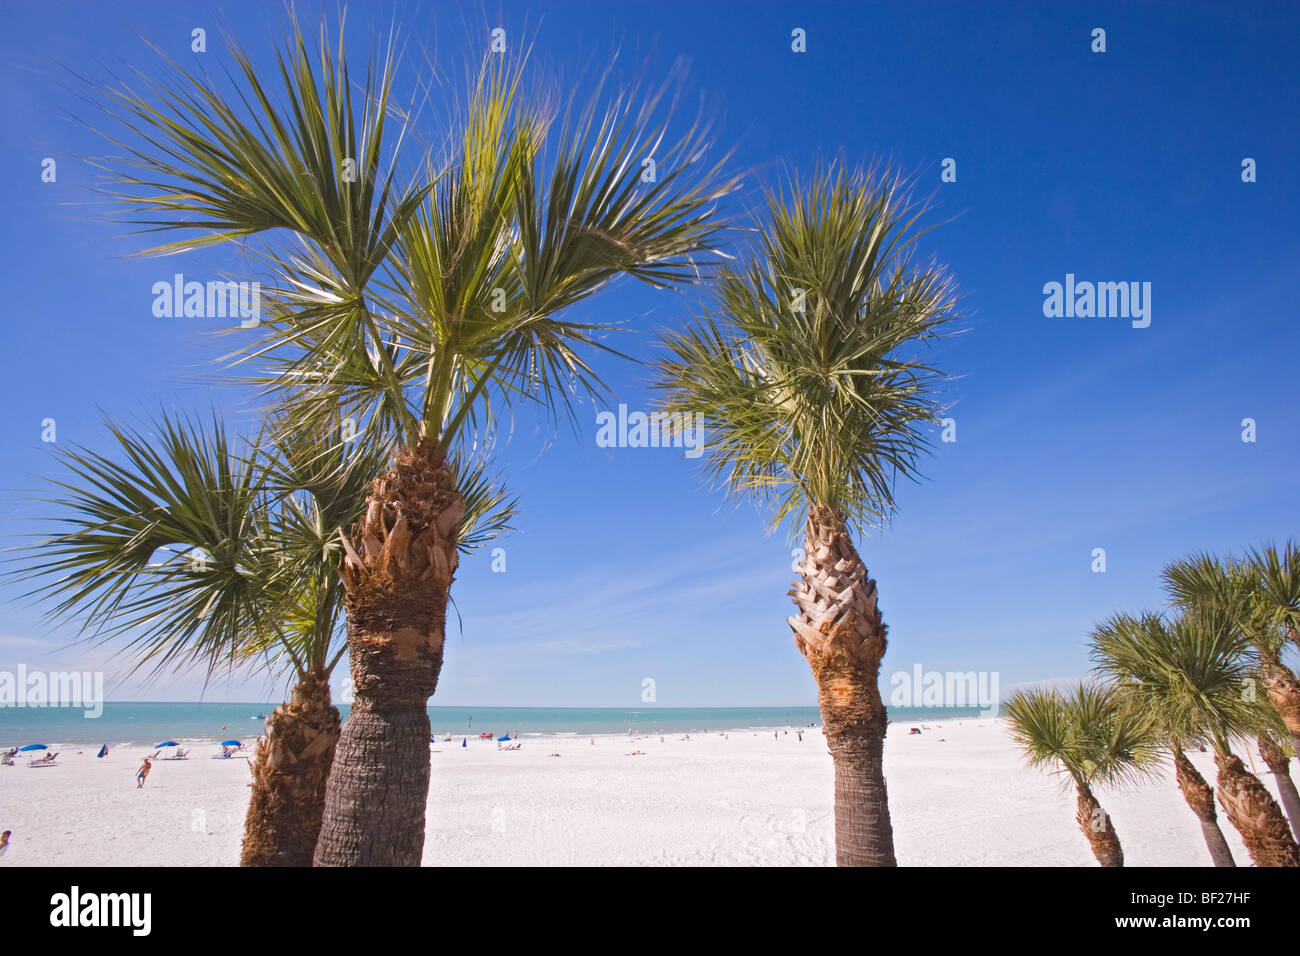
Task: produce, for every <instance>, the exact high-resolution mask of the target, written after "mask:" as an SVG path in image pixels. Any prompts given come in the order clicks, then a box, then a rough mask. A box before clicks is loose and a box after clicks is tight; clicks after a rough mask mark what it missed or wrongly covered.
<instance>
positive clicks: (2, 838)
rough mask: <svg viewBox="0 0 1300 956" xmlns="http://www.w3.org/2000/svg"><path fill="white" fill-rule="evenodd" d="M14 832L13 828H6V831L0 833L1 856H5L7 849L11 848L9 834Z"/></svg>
mask: <svg viewBox="0 0 1300 956" xmlns="http://www.w3.org/2000/svg"><path fill="white" fill-rule="evenodd" d="M12 832H13V831H12V830H6V831H5V832H4V833H0V856H4V855H5V850H7V849H9V834H10V833H12Z"/></svg>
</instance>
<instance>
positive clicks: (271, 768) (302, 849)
mask: <svg viewBox="0 0 1300 956" xmlns="http://www.w3.org/2000/svg"><path fill="white" fill-rule="evenodd" d="M338 739H339V711H338V708H337V707H334V706H333V705H332V704H331V703H330V685H329V677H328V676H327V675H326V674H324V673H319V672H316V673H310V674H308V675H306V676H305V677H303V679H302V680H301V681H299V683H298V686H296V687H295V688H294V689H293V693H292V694H291V695H290V696H289V701H288V702H287V703H285V704H281V705H280V706H279V707H277V708H276V709H275V713H273V714H272V715H271V717H270V719H269V720H267V722H266V733H265V734H264V735H263V737H262V739H261V741H259V742H258V745H257V753H256V756H255V757H254V758H253V762H252V770H253V793H252V797H251V799H250V800H249V802H248V816H247V818H246V820H245V822H244V848H243V852H242V853H241V854H240V858H239V864H240V866H311V863H312V856H313V855H314V854H315V852H316V839H317V837H318V836H320V822H321V814H322V813H323V812H324V809H325V782H326V781H327V780H328V779H329V774H330V764H332V763H333V762H334V747H335V745H336V744H337V743H338Z"/></svg>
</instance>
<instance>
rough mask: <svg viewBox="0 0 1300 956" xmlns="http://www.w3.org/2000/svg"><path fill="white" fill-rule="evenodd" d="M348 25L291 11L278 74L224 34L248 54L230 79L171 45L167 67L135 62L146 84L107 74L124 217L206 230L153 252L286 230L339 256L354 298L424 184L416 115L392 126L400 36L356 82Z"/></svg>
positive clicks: (157, 226)
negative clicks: (408, 167)
mask: <svg viewBox="0 0 1300 956" xmlns="http://www.w3.org/2000/svg"><path fill="white" fill-rule="evenodd" d="M341 33H342V30H341V28H340V36H339V38H338V40H337V43H335V42H334V41H332V40H331V38H330V35H329V33H328V31H327V30H326V29H325V27H324V26H322V27H321V30H320V33H319V36H318V38H317V40H316V41H315V43H311V42H310V41H309V40H308V38H307V36H306V35H305V34H304V32H303V29H302V27H301V25H300V24H299V22H298V21H297V19H296V17H294V18H293V19H292V20H291V23H290V26H289V30H288V35H287V37H286V39H285V41H284V42H283V43H282V44H281V46H280V47H279V48H278V49H277V51H276V70H275V75H277V77H278V80H279V82H278V83H277V84H268V83H267V82H265V81H264V80H263V79H262V76H261V75H259V72H258V70H257V69H256V68H255V67H254V65H253V63H252V61H251V59H250V58H249V56H248V54H247V53H246V52H245V51H244V49H243V48H242V47H241V45H240V44H239V43H238V42H236V41H235V39H234V38H233V37H232V36H229V35H227V36H226V43H227V47H228V49H229V52H230V54H231V56H232V57H233V58H234V60H235V62H236V64H237V70H236V71H235V74H234V76H232V77H230V82H231V84H232V87H233V88H232V89H229V90H227V89H223V88H222V87H221V86H220V85H219V84H218V82H217V81H216V80H215V79H213V78H212V77H210V76H207V75H206V74H203V73H200V72H196V71H193V70H189V69H186V68H184V67H182V66H180V65H179V64H177V63H175V62H174V61H172V60H170V59H168V58H167V57H166V55H165V54H164V53H162V51H158V53H159V55H160V56H161V57H163V59H164V60H165V61H166V75H165V76H163V77H161V78H158V79H152V78H149V77H148V76H146V75H145V74H144V73H143V72H140V71H138V70H137V71H134V77H135V82H136V83H137V85H138V88H133V87H132V86H131V85H129V83H121V84H117V85H105V86H102V87H100V88H99V89H100V93H101V94H102V96H103V97H104V98H105V101H106V102H105V111H106V112H107V113H108V114H109V115H110V116H111V117H113V118H114V119H116V120H117V121H118V122H119V123H120V126H121V127H122V129H121V130H120V131H118V132H114V131H110V130H105V131H102V133H103V135H104V136H105V137H106V138H107V139H109V140H110V141H111V142H113V143H115V144H117V145H118V146H119V147H120V148H121V149H122V150H123V151H124V155H123V156H120V157H116V158H114V159H112V160H105V161H102V162H101V164H100V165H101V166H102V168H104V169H105V170H106V171H107V172H108V173H109V175H110V177H111V182H112V184H113V187H114V189H115V190H116V191H117V192H118V193H119V195H120V196H121V197H122V200H123V202H124V203H125V206H126V209H127V212H126V213H125V216H126V221H128V222H134V223H135V224H137V225H139V226H141V227H142V228H143V229H145V230H148V231H171V230H184V231H187V232H195V233H198V234H197V235H191V236H188V237H186V238H184V239H180V240H176V241H172V242H168V243H165V244H163V245H159V246H157V247H155V248H153V249H151V250H150V252H151V253H154V254H168V253H175V252H181V251H184V250H186V249H191V248H195V247H200V246H206V245H211V244H213V243H218V242H223V241H226V240H230V239H242V238H244V237H247V236H252V235H255V234H258V233H264V232H269V231H272V230H277V229H284V230H289V231H291V232H293V233H297V234H298V235H300V236H302V237H304V238H305V239H307V240H310V242H311V243H312V244H313V245H314V246H315V247H316V248H317V249H318V250H319V251H320V253H321V254H322V255H323V256H324V257H325V258H326V259H327V260H328V262H329V263H330V264H331V266H332V267H333V269H334V270H335V271H336V272H337V274H338V275H339V276H340V277H341V279H342V282H343V285H344V288H345V289H346V290H347V294H348V298H349V299H355V298H357V297H359V296H360V293H361V290H362V289H363V288H364V286H365V283H366V281H367V280H368V279H369V278H370V276H371V275H372V274H373V273H374V272H375V271H376V270H377V269H378V268H379V267H380V265H381V264H382V263H383V261H384V260H385V259H386V258H387V256H388V250H389V248H390V247H391V246H392V244H393V243H394V242H395V241H396V238H397V230H398V229H399V227H400V224H401V223H402V222H403V220H404V219H405V218H406V217H407V216H409V215H410V214H411V213H412V212H413V211H414V210H415V208H416V207H417V206H418V204H419V202H420V200H421V198H422V193H423V191H424V189H425V188H427V186H426V187H419V186H407V187H402V186H401V185H400V183H399V179H398V173H397V169H396V155H397V152H398V147H399V146H400V143H401V140H402V138H403V134H404V132H405V129H404V127H403V126H401V125H400V124H399V128H398V129H397V130H396V132H392V131H391V130H390V126H391V125H392V124H393V122H394V121H393V118H392V117H393V116H394V115H395V114H396V113H397V112H398V111H397V110H396V109H395V108H394V106H393V104H392V103H391V102H390V100H391V97H392V81H393V73H394V67H395V58H394V54H393V51H392V47H391V45H390V48H389V51H388V53H387V55H386V56H385V57H384V58H383V59H382V62H374V61H372V63H371V65H370V66H369V67H368V68H367V70H366V71H365V76H364V79H363V81H362V82H361V84H360V86H359V89H358V87H357V85H356V84H355V82H354V80H353V77H352V72H351V69H350V67H349V62H348V55H347V50H346V47H345V45H344V43H343V40H342V36H341Z"/></svg>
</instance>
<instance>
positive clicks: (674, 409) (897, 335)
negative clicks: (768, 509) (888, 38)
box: [658, 168, 955, 525]
mask: <svg viewBox="0 0 1300 956" xmlns="http://www.w3.org/2000/svg"><path fill="white" fill-rule="evenodd" d="M922 211H924V210H923V209H922V208H918V207H917V206H915V205H913V204H912V203H911V202H910V201H909V200H908V198H907V197H906V195H905V190H904V184H903V183H902V182H901V181H900V180H899V179H898V178H897V177H896V176H893V175H891V174H889V173H888V172H886V171H879V170H874V169H873V170H869V171H867V172H856V173H848V172H845V171H844V170H843V169H842V168H839V169H835V168H831V169H827V170H825V171H823V172H822V173H820V174H819V175H818V176H816V177H815V178H814V180H813V182H812V183H811V185H809V186H806V187H804V186H800V185H798V184H791V185H790V187H789V188H788V189H787V190H786V191H784V192H781V193H771V194H769V196H768V201H767V219H766V221H765V222H764V223H763V224H762V225H761V226H760V227H759V228H758V229H756V230H755V231H754V232H753V233H752V241H751V242H750V244H749V249H748V252H749V261H748V262H747V263H746V264H745V265H743V266H738V267H728V268H724V269H722V270H721V274H720V276H719V277H718V280H717V282H716V294H715V295H714V302H713V305H712V307H711V308H708V309H706V310H705V312H704V314H703V317H702V318H700V319H698V320H696V321H693V322H691V323H690V324H688V326H687V327H686V328H685V330H684V331H682V332H669V333H667V334H666V337H665V344H666V347H667V355H666V357H665V358H664V360H663V362H662V363H661V371H662V376H661V379H660V381H659V383H658V386H659V389H660V392H661V399H662V406H663V408H664V409H665V411H667V412H669V413H686V414H696V415H700V416H702V417H703V423H704V426H705V428H706V429H707V431H708V434H709V459H708V462H709V464H708V468H709V470H710V472H711V474H712V475H713V476H714V477H715V478H720V479H722V480H723V481H724V482H725V484H726V485H727V487H728V488H729V490H731V491H733V492H742V493H748V494H752V495H754V496H755V497H757V498H759V499H760V500H762V501H764V502H767V501H772V502H774V503H775V509H774V519H773V524H777V523H780V522H782V521H783V520H785V519H788V518H792V517H794V518H798V517H802V516H803V515H804V514H806V513H807V512H808V510H809V509H810V508H812V507H818V508H828V509H832V510H833V511H835V512H837V513H839V514H841V515H844V516H846V517H847V518H849V519H850V520H851V521H853V522H855V523H857V524H859V525H864V524H866V523H867V522H868V521H870V520H872V519H878V518H881V517H883V516H886V515H888V514H889V513H890V512H891V511H892V508H893V490H892V489H893V481H894V478H895V476H897V475H900V474H901V475H908V476H914V475H915V473H916V471H915V462H916V459H917V457H918V455H919V453H920V452H921V451H922V450H923V449H924V448H925V446H926V444H927V441H926V438H925V436H924V433H923V430H922V426H924V425H926V424H929V423H932V422H934V421H935V420H936V414H937V404H936V395H935V386H936V384H937V381H938V379H939V374H938V373H937V372H936V371H935V370H934V369H932V368H931V367H930V366H928V365H926V364H925V363H924V362H922V361H921V360H920V359H919V357H918V354H917V352H918V347H919V346H922V345H925V344H927V343H930V342H931V341H933V340H934V339H935V338H936V337H937V335H938V334H939V328H940V326H941V325H942V324H944V323H945V322H947V321H949V320H950V319H951V318H952V317H953V305H954V301H955V297H954V292H953V283H952V282H951V280H950V278H949V276H948V274H947V272H946V271H945V270H944V269H943V268H942V267H940V266H937V265H934V264H932V263H929V264H925V265H922V266H917V265H916V264H915V263H914V262H913V256H912V254H911V250H912V247H913V243H915V241H916V240H917V238H919V236H920V235H921V234H922V232H923V231H918V230H914V229H913V226H914V224H915V222H916V219H917V216H918V215H919V214H920V213H921V212H922Z"/></svg>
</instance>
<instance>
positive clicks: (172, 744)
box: [155, 740, 180, 749]
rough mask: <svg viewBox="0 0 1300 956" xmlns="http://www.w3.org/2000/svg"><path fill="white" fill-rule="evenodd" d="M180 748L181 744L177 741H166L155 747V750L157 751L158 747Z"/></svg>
mask: <svg viewBox="0 0 1300 956" xmlns="http://www.w3.org/2000/svg"><path fill="white" fill-rule="evenodd" d="M179 746H180V744H178V743H177V742H176V741H174V740H164V741H163V742H162V743H160V744H157V745H156V746H155V749H157V747H179Z"/></svg>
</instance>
